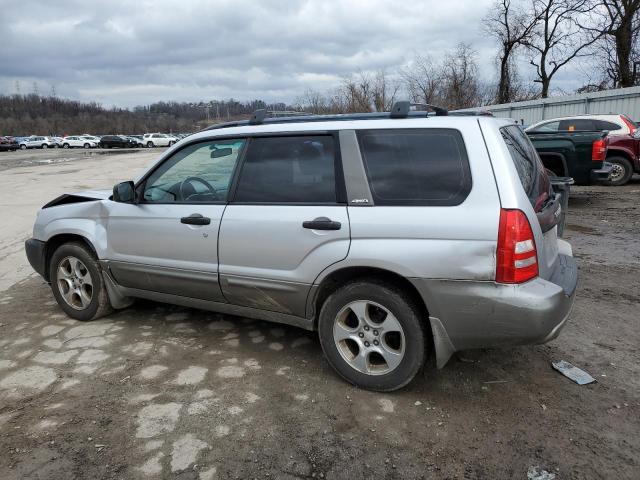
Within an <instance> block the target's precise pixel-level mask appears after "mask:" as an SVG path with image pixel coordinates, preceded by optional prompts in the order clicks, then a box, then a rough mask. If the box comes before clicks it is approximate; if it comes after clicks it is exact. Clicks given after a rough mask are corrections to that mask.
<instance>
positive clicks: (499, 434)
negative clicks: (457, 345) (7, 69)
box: [0, 160, 640, 480]
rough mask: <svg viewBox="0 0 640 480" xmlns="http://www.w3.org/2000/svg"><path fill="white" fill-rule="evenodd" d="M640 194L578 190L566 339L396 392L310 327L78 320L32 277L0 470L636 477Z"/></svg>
mask: <svg viewBox="0 0 640 480" xmlns="http://www.w3.org/2000/svg"><path fill="white" fill-rule="evenodd" d="M93 161H95V160H87V162H93ZM138 163H139V162H138ZM85 165H86V166H87V167H88V166H90V165H92V164H91V163H81V162H75V163H73V168H74V169H81V170H84V171H81V172H80V174H82V175H84V176H85V177H87V176H89V172H88V171H87V169H86V168H84V167H83V166H85ZM43 168H45V167H42V166H38V167H31V170H30V171H29V173H26V174H25V175H27V178H31V177H33V176H39V175H40V174H41V173H42V172H43V170H42V169H43ZM46 168H49V167H46ZM65 168H68V166H67V167H65ZM16 170H22V169H17V168H13V169H12V170H11V171H12V172H15V171H16ZM126 173H128V172H126ZM38 178H39V179H40V181H42V179H41V178H43V177H38ZM48 178H53V177H52V176H49V177H48ZM639 195H640V182H638V181H635V182H634V183H632V184H630V185H628V186H626V187H622V188H605V187H578V188H575V193H574V196H573V198H572V199H571V202H570V213H569V215H570V216H569V219H568V224H569V227H568V230H567V232H566V237H567V238H568V239H569V240H570V241H571V242H572V244H573V246H574V252H575V256H576V257H577V260H578V264H579V267H580V274H581V277H580V283H579V291H578V294H577V298H576V304H575V307H574V310H573V312H572V314H571V318H570V321H569V323H568V325H567V327H566V328H565V330H564V331H563V332H562V334H561V335H560V337H559V338H558V339H557V340H555V341H553V342H551V343H550V344H548V345H543V346H530V347H518V348H510V349H491V350H482V351H473V352H463V354H461V355H459V356H458V358H455V359H453V360H452V361H451V362H450V363H449V364H448V365H447V366H446V367H445V368H444V369H443V370H440V371H438V370H436V369H435V368H434V365H433V360H432V361H431V362H430V364H429V365H427V367H426V368H425V369H424V371H423V372H422V373H420V374H419V375H418V377H417V378H416V380H415V381H414V382H413V383H411V384H410V385H409V386H408V387H407V388H405V389H404V390H402V391H399V392H396V393H393V394H379V393H372V392H367V391H362V390H358V389H356V388H353V387H351V386H349V385H347V384H346V383H345V382H343V381H342V380H341V379H339V378H338V377H337V375H336V374H334V373H333V371H332V370H331V369H330V367H329V366H328V365H327V363H326V362H325V360H324V359H323V357H322V353H321V349H320V346H319V344H318V340H317V337H316V335H314V334H312V333H309V332H305V331H302V330H299V329H296V328H292V327H286V326H279V325H275V324H269V323H265V322H256V321H251V320H247V319H243V318H237V317H231V316H223V315H217V314H213V313H209V312H203V311H198V310H191V309H184V308H178V307H173V306H169V305H162V304H156V303H151V302H142V301H141V302H138V303H136V304H135V305H134V306H133V307H131V308H129V309H127V310H124V311H120V312H118V313H116V314H113V315H111V316H109V317H107V318H105V319H101V320H99V321H96V322H90V323H81V322H76V321H74V320H71V319H69V318H67V317H66V316H65V315H63V314H62V311H61V310H60V309H59V308H58V307H57V305H56V303H55V302H54V300H53V297H52V295H51V292H50V289H49V287H48V286H47V285H46V284H44V282H43V281H42V280H41V279H39V278H37V277H35V276H30V277H27V278H24V279H23V280H20V281H19V282H18V283H16V284H14V285H13V286H11V287H10V288H8V289H6V290H4V291H2V292H0V478H1V479H14V478H15V479H18V478H19V479H23V478H33V479H60V480H62V479H65V480H66V479H69V478H82V479H84V478H87V479H95V478H109V479H110V478H114V479H120V478H122V479H129V478H181V479H191V478H194V479H195V478H201V479H213V478H242V479H244V478H277V479H294V478H350V479H359V478H389V479H392V478H398V479H411V478H451V479H454V478H459V479H463V478H465V479H471V478H474V479H475V478H482V479H496V478H522V479H525V478H527V477H528V475H529V476H531V477H532V478H535V475H536V473H537V474H538V475H540V474H541V473H542V472H543V471H546V472H549V473H552V474H555V475H556V479H582V478H617V479H624V478H629V479H631V478H636V479H637V478H640V458H639V453H638V452H639V451H640V436H639V435H638V432H640V362H639V360H640V350H639V347H638V345H640V333H639V327H640V325H639V323H638V320H639V316H638V312H639V311H640V310H639V308H638V307H639V304H640V294H639V289H638V287H639V285H640V280H639V279H638V267H639V266H640V260H639V259H640V243H639V242H638V241H637V239H638V234H639V232H640V211H639V210H638V208H637V202H638V198H639ZM0 208H2V209H1V210H0V218H3V219H4V218H5V217H4V216H5V212H6V208H5V206H4V203H3V204H2V205H0ZM30 221H31V220H30ZM561 359H563V360H567V361H569V362H572V363H574V364H575V365H576V366H579V367H581V368H583V369H585V370H587V371H588V372H589V373H591V374H592V375H593V376H594V377H595V378H596V379H597V383H594V384H590V385H585V386H578V385H576V384H574V383H573V382H571V381H570V380H568V379H567V378H565V377H563V376H562V375H560V374H559V373H557V372H556V371H554V370H553V369H552V368H551V362H552V361H557V360H561ZM540 478H551V477H540Z"/></svg>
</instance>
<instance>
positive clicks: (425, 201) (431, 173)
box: [358, 128, 471, 206]
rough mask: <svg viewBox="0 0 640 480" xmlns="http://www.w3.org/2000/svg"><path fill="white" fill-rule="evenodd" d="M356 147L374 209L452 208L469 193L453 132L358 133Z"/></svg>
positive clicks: (461, 149) (461, 147) (463, 155)
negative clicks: (406, 206) (397, 207)
mask: <svg viewBox="0 0 640 480" xmlns="http://www.w3.org/2000/svg"><path fill="white" fill-rule="evenodd" d="M358 142H359V144H360V151H361V153H362V158H363V160H364V165H365V170H366V173H367V178H368V180H369V185H370V188H371V194H372V197H373V201H374V203H375V204H376V205H416V206H419V205H426V206H454V205H459V204H461V203H462V202H463V201H464V200H465V198H467V196H468V195H469V192H470V191H471V170H470V168H469V160H468V157H467V151H466V149H465V144H464V140H463V138H462V135H461V134H460V132H459V131H458V130H454V129H436V128H433V129H402V130H400V129H397V130H396V129H386V130H361V131H359V132H358Z"/></svg>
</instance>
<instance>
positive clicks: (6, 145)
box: [0, 137, 20, 152]
mask: <svg viewBox="0 0 640 480" xmlns="http://www.w3.org/2000/svg"><path fill="white" fill-rule="evenodd" d="M19 147H20V146H19V145H18V142H17V141H16V139H15V138H13V137H0V152H2V151H9V152H13V151H15V150H17V149H18V148H19Z"/></svg>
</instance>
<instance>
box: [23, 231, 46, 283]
mask: <svg viewBox="0 0 640 480" xmlns="http://www.w3.org/2000/svg"><path fill="white" fill-rule="evenodd" d="M45 246H46V244H45V242H43V241H41V240H36V239H35V238H30V239H29V240H27V241H26V242H24V250H25V252H26V254H27V260H29V263H30V264H31V266H32V267H33V269H34V270H35V271H36V272H37V273H39V274H40V275H42V276H43V277H44V279H45V280H47V277H46V272H47V266H46V251H45Z"/></svg>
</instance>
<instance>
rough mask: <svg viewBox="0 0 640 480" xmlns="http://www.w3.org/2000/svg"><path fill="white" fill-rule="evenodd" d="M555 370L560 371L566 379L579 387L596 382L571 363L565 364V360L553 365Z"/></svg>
mask: <svg viewBox="0 0 640 480" xmlns="http://www.w3.org/2000/svg"><path fill="white" fill-rule="evenodd" d="M551 365H553V368H555V369H556V370H558V371H559V372H560V373H561V374H563V375H564V376H565V377H567V378H570V379H571V380H573V381H574V382H576V383H577V384H578V385H586V384H587V383H592V382H595V381H596V379H595V378H593V377H592V376H591V375H589V374H588V373H587V372H585V371H584V370H581V369H579V368H578V367H575V366H573V365H572V364H570V363H569V362H565V361H564V360H560V361H559V362H556V363H553V362H552V363H551Z"/></svg>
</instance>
